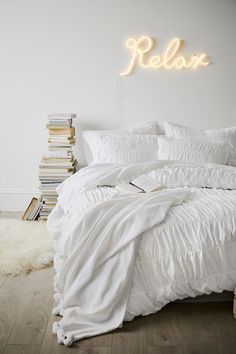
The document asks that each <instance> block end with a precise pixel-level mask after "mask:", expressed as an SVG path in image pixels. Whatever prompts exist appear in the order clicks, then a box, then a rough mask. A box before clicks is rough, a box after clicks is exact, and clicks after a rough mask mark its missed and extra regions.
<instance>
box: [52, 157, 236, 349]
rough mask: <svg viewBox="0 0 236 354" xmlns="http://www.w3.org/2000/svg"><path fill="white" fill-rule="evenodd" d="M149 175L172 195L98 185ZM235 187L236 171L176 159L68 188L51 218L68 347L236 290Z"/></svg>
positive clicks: (83, 176)
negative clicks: (194, 299)
mask: <svg viewBox="0 0 236 354" xmlns="http://www.w3.org/2000/svg"><path fill="white" fill-rule="evenodd" d="M142 174H148V175H150V176H151V177H153V178H154V179H156V180H157V181H159V182H160V183H162V184H164V185H165V186H166V187H167V188H166V190H164V191H162V192H156V193H150V194H141V195H140V194H139V195H132V196H122V195H120V194H119V193H118V192H117V191H115V190H114V189H112V188H107V187H99V188H97V185H101V184H111V185H114V184H117V183H120V182H126V181H129V180H132V178H134V177H136V176H138V175H142ZM202 187H207V188H202ZM227 188H229V189H232V190H226V189H227ZM235 189H236V169H235V168H232V167H225V166H218V165H208V166H197V165H190V164H180V163H174V162H166V161H165V162H163V161H160V162H157V163H145V164H136V165H126V166H120V165H119V166H116V165H103V166H101V165H99V166H91V167H88V168H85V169H83V170H81V171H80V172H79V173H77V174H76V175H74V176H72V177H71V178H70V179H68V180H67V181H66V182H64V183H63V184H62V185H61V187H60V188H59V202H58V204H57V207H56V208H55V210H54V212H53V213H52V214H51V216H50V218H49V220H48V227H49V230H50V231H51V232H52V234H53V235H54V238H55V239H56V240H57V247H56V255H55V271H56V274H55V282H54V285H55V300H56V303H57V306H56V307H55V313H58V314H60V315H62V316H63V319H62V320H61V321H60V322H59V323H56V324H55V325H54V332H55V333H56V334H57V337H58V340H59V342H61V343H64V344H65V345H70V344H71V343H72V342H73V341H74V340H78V339H80V338H83V337H86V336H91V335H95V334H98V333H103V332H106V331H109V330H112V329H114V328H116V327H118V326H120V325H122V322H123V320H131V319H132V318H133V317H134V316H136V315H140V314H142V315H146V314H149V313H152V312H156V311H158V310H160V309H161V308H162V307H163V306H164V305H166V304H167V303H168V302H170V301H173V300H176V299H182V298H185V297H188V296H196V295H199V294H203V293H210V292H211V291H216V292H220V291H223V290H233V288H234V286H235V284H236V262H235V259H236V190H235ZM183 200H185V203H181V202H182V201H183Z"/></svg>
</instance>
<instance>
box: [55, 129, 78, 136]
mask: <svg viewBox="0 0 236 354" xmlns="http://www.w3.org/2000/svg"><path fill="white" fill-rule="evenodd" d="M49 135H69V136H74V135H75V128H74V127H71V128H64V127H62V128H60V129H58V128H56V129H54V128H49Z"/></svg>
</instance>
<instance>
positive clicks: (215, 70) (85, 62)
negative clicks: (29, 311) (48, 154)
mask: <svg viewBox="0 0 236 354" xmlns="http://www.w3.org/2000/svg"><path fill="white" fill-rule="evenodd" d="M235 18H236V1H235V0H224V1H222V0H198V1H196V0H165V1H164V0H119V1H118V0H116V1H115V0H80V1H79V0H37V1H36V0H21V1H18V0H0V45H1V53H0V98H1V104H0V117H1V129H0V132H1V141H0V144H1V150H0V151H1V153H0V154H1V155H0V156H1V164H0V166H1V175H0V209H1V210H7V209H10V210H14V209H15V210H17V209H20V210H21V209H24V207H25V204H26V203H27V201H28V199H30V197H31V195H32V194H34V193H36V192H37V188H38V177H37V174H38V163H39V161H40V156H41V154H42V152H43V151H44V150H45V149H46V141H47V135H46V134H47V132H46V129H45V124H46V114H47V113H49V112H50V113H51V112H67V111H69V112H76V113H77V114H78V116H79V124H80V127H81V129H87V128H93V129H95V128H107V129H109V128H116V127H117V128H123V127H126V125H128V126H132V125H137V124H139V123H142V122H145V121H147V120H151V119H158V120H160V121H164V120H167V119H168V120H172V121H175V122H179V123H184V124H187V125H192V126H195V127H202V128H209V127H216V128H220V127H226V126H230V125H235V123H236V100H235V96H236V95H235V86H236V67H235V65H236V64H235V58H236V46H235V37H236V21H235ZM143 34H148V35H149V36H151V37H153V38H155V39H157V40H158V46H157V48H155V50H154V52H155V53H156V52H159V53H160V52H163V50H164V48H165V47H166V45H167V42H168V41H169V40H170V39H172V38H174V37H176V36H179V37H180V38H182V39H184V40H185V41H186V42H185V48H184V51H185V52H186V53H194V52H196V51H197V52H201V51H204V52H207V53H208V54H209V55H210V56H211V58H212V60H213V64H212V65H210V66H209V67H207V68H205V69H202V70H198V71H195V72H193V71H185V72H184V71H180V72H179V71H178V72H177V71H168V72H167V71H161V70H160V71H156V72H153V71H150V72H149V71H147V70H146V71H142V70H137V71H136V72H135V73H134V74H133V75H131V76H128V77H123V78H121V77H119V72H120V71H121V69H124V67H126V65H127V63H128V54H129V53H128V51H127V49H126V48H125V47H124V42H125V40H126V39H127V38H128V37H129V36H135V37H138V36H140V35H143Z"/></svg>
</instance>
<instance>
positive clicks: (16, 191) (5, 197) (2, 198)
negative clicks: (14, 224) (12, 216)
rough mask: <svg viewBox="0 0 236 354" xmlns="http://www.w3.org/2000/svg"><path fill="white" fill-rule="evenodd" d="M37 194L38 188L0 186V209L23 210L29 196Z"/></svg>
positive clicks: (36, 195)
mask: <svg viewBox="0 0 236 354" xmlns="http://www.w3.org/2000/svg"><path fill="white" fill-rule="evenodd" d="M38 196H39V191H38V189H29V188H0V211H24V210H25V209H26V207H27V205H28V204H29V202H30V200H31V198H33V197H38Z"/></svg>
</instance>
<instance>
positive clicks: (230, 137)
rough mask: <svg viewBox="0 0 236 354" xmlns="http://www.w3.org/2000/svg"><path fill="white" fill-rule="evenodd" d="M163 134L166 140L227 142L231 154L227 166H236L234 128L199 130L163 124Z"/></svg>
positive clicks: (169, 123) (235, 130)
mask: <svg viewBox="0 0 236 354" xmlns="http://www.w3.org/2000/svg"><path fill="white" fill-rule="evenodd" d="M165 132H166V136H167V137H168V138H190V137H195V138H204V139H209V141H215V142H228V143H230V144H231V145H232V152H231V154H230V157H229V161H228V164H229V165H231V166H236V127H231V128H224V129H208V130H201V129H195V128H189V127H185V126H182V125H178V124H175V123H172V122H165Z"/></svg>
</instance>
